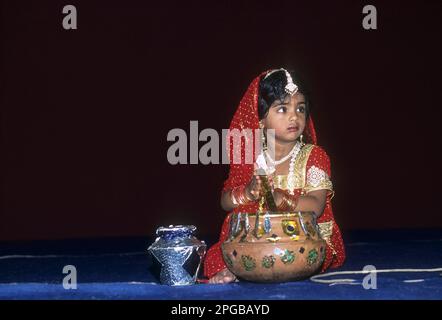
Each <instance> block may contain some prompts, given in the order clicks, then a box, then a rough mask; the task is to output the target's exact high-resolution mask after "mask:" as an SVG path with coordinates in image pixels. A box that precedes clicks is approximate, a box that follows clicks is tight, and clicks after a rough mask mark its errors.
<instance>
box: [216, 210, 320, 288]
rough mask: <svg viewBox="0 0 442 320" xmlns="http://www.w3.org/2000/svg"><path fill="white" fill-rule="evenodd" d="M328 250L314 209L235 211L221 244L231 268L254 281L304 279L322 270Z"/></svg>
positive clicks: (242, 276) (225, 258) (226, 261)
mask: <svg viewBox="0 0 442 320" xmlns="http://www.w3.org/2000/svg"><path fill="white" fill-rule="evenodd" d="M257 216H258V218H257ZM325 249H326V243H325V241H324V240H323V239H322V238H321V237H320V234H319V229H318V225H317V223H316V218H315V215H314V213H313V212H267V213H260V214H256V213H237V214H236V213H235V214H232V216H231V218H230V230H229V236H228V239H227V240H226V241H225V242H224V243H223V244H222V252H223V257H224V261H225V263H226V265H227V267H228V268H229V270H230V271H231V272H232V273H233V274H235V275H236V276H237V277H239V278H240V279H244V280H248V281H254V282H284V281H293V280H300V279H305V278H307V277H309V276H311V275H313V274H315V273H317V272H319V270H320V268H321V266H322V263H323V262H324V259H325Z"/></svg>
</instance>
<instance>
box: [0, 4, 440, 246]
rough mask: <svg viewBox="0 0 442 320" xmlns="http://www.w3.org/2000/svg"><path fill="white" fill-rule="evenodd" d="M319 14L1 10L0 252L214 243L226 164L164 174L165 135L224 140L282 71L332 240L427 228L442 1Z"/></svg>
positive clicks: (179, 7) (316, 10)
mask: <svg viewBox="0 0 442 320" xmlns="http://www.w3.org/2000/svg"><path fill="white" fill-rule="evenodd" d="M329 2H330V1H260V2H257V1H233V0H232V1H211V2H210V3H209V1H176V2H170V1H157V2H156V3H155V2H153V3H151V2H150V1H149V2H147V1H121V0H120V1H29V3H28V2H25V1H12V0H11V1H3V6H2V36H1V43H2V71H1V80H2V82H3V92H2V95H1V96H2V103H1V105H2V152H1V156H2V158H3V160H4V162H3V170H2V173H3V182H2V200H3V205H2V212H1V218H0V240H17V239H56V238H75V237H100V236H132V235H134V236H137V235H139V236H147V235H149V236H151V235H153V233H154V231H155V228H156V227H157V226H159V225H167V224H172V223H173V224H195V225H196V226H197V227H198V229H199V231H200V234H204V235H216V234H217V233H218V231H219V228H220V226H221V223H222V220H223V218H224V215H225V213H224V212H223V211H222V209H221V208H220V206H219V196H220V187H221V185H222V183H223V181H224V179H225V178H226V174H227V169H228V168H227V166H225V165H207V166H204V165H177V166H172V165H170V164H169V163H168V161H167V156H166V155H167V149H168V147H169V146H170V145H171V144H172V143H171V142H167V140H166V136H167V133H168V132H169V130H171V129H173V128H183V129H184V130H186V131H187V132H189V122H190V121H191V120H198V121H199V128H200V130H202V129H204V128H214V129H216V130H219V132H220V130H221V129H222V128H228V126H229V122H230V119H231V117H232V115H233V112H234V110H235V108H236V106H237V104H238V102H239V100H240V98H241V97H242V95H243V93H244V92H245V90H246V88H247V86H248V84H249V83H250V81H251V80H252V79H253V78H254V77H255V76H256V75H257V74H258V73H260V72H261V71H263V70H266V69H268V68H272V67H281V66H286V67H288V68H295V69H296V70H298V71H299V73H300V74H302V76H303V78H305V80H306V81H307V83H308V84H309V86H310V88H311V90H312V92H313V102H314V109H313V115H314V119H315V120H316V127H317V131H318V134H319V144H320V145H322V146H323V147H324V148H325V149H326V150H327V152H328V154H329V155H330V158H331V161H332V172H333V181H334V185H335V189H336V196H335V198H334V212H335V216H336V219H337V221H338V223H339V224H340V225H341V226H342V228H343V229H345V230H348V229H356V228H387V227H388V228H409V227H416V228H420V227H442V214H441V209H440V200H441V195H440V191H441V185H442V183H441V181H442V180H441V178H442V175H441V165H440V164H441V162H442V159H441V155H440V149H441V143H440V137H441V136H442V135H441V125H440V116H441V111H440V108H441V100H442V90H441V56H442V55H441V32H440V30H442V28H441V27H442V26H441V24H442V22H441V21H442V14H441V12H442V5H441V2H440V1H415V2H404V1H388V3H387V2H386V1H382V2H381V1H367V2H357V1H336V2H335V1H333V2H332V3H329ZM67 4H74V5H76V7H77V9H78V30H70V31H66V30H64V29H63V28H62V24H61V22H62V19H63V14H62V7H63V6H64V5H67ZM365 4H374V5H376V7H377V10H378V30H374V31H366V30H364V29H363V28H362V25H361V21H362V17H363V14H362V7H363V6H364V5H365Z"/></svg>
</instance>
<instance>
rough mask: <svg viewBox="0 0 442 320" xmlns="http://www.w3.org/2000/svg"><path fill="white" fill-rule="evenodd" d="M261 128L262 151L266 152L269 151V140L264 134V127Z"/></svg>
mask: <svg viewBox="0 0 442 320" xmlns="http://www.w3.org/2000/svg"><path fill="white" fill-rule="evenodd" d="M260 130H261V144H262V151H264V152H266V151H267V141H266V136H265V134H264V127H262V128H260Z"/></svg>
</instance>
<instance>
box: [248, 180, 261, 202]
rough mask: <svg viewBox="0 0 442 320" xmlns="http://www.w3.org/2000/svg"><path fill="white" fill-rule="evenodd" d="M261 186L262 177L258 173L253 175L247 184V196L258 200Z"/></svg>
mask: <svg viewBox="0 0 442 320" xmlns="http://www.w3.org/2000/svg"><path fill="white" fill-rule="evenodd" d="M261 188H262V180H261V178H260V177H259V176H257V175H253V177H252V179H251V180H250V182H249V184H248V185H247V186H246V193H247V196H248V197H249V198H250V199H253V201H256V200H258V199H259V196H260V195H261Z"/></svg>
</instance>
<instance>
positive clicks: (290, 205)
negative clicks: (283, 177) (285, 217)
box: [278, 191, 299, 211]
mask: <svg viewBox="0 0 442 320" xmlns="http://www.w3.org/2000/svg"><path fill="white" fill-rule="evenodd" d="M298 200H299V195H291V194H288V193H287V192H285V191H284V195H283V196H282V201H281V204H280V205H279V206H278V209H279V210H280V211H291V210H295V208H296V206H297V205H298Z"/></svg>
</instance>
